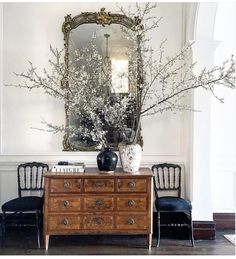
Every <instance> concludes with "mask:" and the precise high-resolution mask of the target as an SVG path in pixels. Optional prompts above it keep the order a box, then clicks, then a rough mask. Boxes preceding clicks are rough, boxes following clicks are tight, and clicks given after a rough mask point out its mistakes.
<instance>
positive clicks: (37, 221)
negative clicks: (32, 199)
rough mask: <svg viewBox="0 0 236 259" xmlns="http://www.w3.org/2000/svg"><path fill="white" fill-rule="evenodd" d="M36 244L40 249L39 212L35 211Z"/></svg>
mask: <svg viewBox="0 0 236 259" xmlns="http://www.w3.org/2000/svg"><path fill="white" fill-rule="evenodd" d="M36 227H37V243H38V248H40V211H36Z"/></svg>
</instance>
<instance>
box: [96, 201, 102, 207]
mask: <svg viewBox="0 0 236 259" xmlns="http://www.w3.org/2000/svg"><path fill="white" fill-rule="evenodd" d="M103 203H104V202H103V201H102V200H96V201H95V204H96V205H97V206H101V205H103Z"/></svg>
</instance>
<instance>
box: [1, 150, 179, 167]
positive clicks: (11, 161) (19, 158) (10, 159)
mask: <svg viewBox="0 0 236 259" xmlns="http://www.w3.org/2000/svg"><path fill="white" fill-rule="evenodd" d="M97 154H98V152H65V153H64V152H61V153H53V154H48V155H1V156H0V172H1V171H4V172H5V171H6V170H7V171H12V170H14V169H15V168H16V167H17V166H18V165H19V164H20V163H25V162H29V161H42V162H45V163H47V164H48V165H49V166H51V165H53V164H56V163H57V162H58V161H63V160H64V161H65V160H66V161H72V162H85V165H86V166H87V167H97V162H96V157H97ZM117 154H118V152H117ZM162 162H172V163H178V164H180V165H181V166H184V163H183V159H182V157H178V156H155V155H152V156H149V155H148V156H146V155H143V157H142V163H141V167H149V168H151V167H152V165H154V164H157V163H162ZM117 166H118V167H121V163H120V160H119V161H118V165H117Z"/></svg>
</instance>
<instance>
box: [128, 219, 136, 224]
mask: <svg viewBox="0 0 236 259" xmlns="http://www.w3.org/2000/svg"><path fill="white" fill-rule="evenodd" d="M127 223H128V225H133V224H134V223H135V221H134V219H128V221H127Z"/></svg>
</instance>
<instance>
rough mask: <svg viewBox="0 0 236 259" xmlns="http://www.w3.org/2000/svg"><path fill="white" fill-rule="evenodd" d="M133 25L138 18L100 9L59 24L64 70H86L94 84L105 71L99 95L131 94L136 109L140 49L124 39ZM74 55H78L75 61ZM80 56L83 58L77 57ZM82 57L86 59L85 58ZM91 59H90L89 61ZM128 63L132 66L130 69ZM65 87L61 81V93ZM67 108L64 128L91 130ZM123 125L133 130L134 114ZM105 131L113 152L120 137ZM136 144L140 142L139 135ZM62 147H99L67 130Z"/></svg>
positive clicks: (91, 91) (81, 115)
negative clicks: (101, 61) (60, 26)
mask: <svg viewBox="0 0 236 259" xmlns="http://www.w3.org/2000/svg"><path fill="white" fill-rule="evenodd" d="M137 26H140V24H139V21H138V19H131V18H129V17H127V16H125V15H121V14H112V13H110V12H105V8H102V9H101V10H100V12H86V13H81V14H80V15H77V16H75V17H73V18H72V17H71V15H67V16H66V17H65V21H64V23H63V25H62V31H63V33H64V41H65V43H64V44H65V66H66V67H67V68H68V67H69V66H71V65H72V64H73V69H77V70H78V73H82V72H83V71H85V70H86V75H87V74H89V75H90V77H91V78H93V81H94V82H95V84H96V81H97V82H99V80H101V78H100V77H101V76H100V74H101V73H100V72H101V70H104V68H105V70H106V74H107V75H108V74H109V80H107V81H109V82H107V84H104V85H102V87H101V89H100V90H99V95H100V96H102V95H103V96H107V97H108V98H111V99H112V98H114V96H117V95H119V96H125V95H132V96H133V97H134V99H133V104H132V106H134V104H135V107H136V108H135V109H138V103H139V98H138V94H137V87H138V84H139V81H140V76H141V75H140V67H138V64H139V62H138V59H139V57H140V53H139V50H140V46H138V44H137V41H134V40H133V39H130V38H129V37H127V30H130V31H131V32H132V31H134V30H135V29H136V28H137ZM78 53H80V57H79V58H78ZM81 53H83V57H85V58H81ZM95 54H96V56H95ZM85 55H88V56H89V57H90V58H86V56H85ZM91 56H94V58H92V59H91ZM98 57H101V59H102V60H103V63H102V64H103V67H102V68H101V67H100V66H99V64H100V63H99V60H98ZM131 63H132V64H134V63H135V64H136V65H135V66H131V65H130V64H131ZM131 67H132V69H131ZM134 67H135V69H134ZM131 70H132V71H131ZM120 75H122V76H120ZM68 84H69V82H67V81H66V80H65V81H62V87H64V88H65V90H66V89H69V85H68ZM91 85H92V84H91ZM88 91H89V92H90V93H91V94H93V89H89V88H88ZM96 94H98V93H96ZM68 107H69V106H68V105H67V103H65V114H66V126H67V128H70V127H84V128H86V129H87V130H89V129H90V127H91V125H90V119H89V117H88V116H87V117H84V116H83V114H82V113H81V114H80V115H79V116H78V115H76V116H73V115H72V114H71V113H70V111H69V109H68ZM127 109H129V108H127ZM126 123H127V128H131V127H134V125H135V124H136V119H135V111H133V112H132V113H129V116H127V119H126ZM106 130H107V134H108V138H107V139H108V142H109V146H110V147H112V148H113V149H117V146H118V143H119V142H121V141H122V136H120V134H119V132H118V131H117V130H115V129H114V128H112V127H108V128H107V129H106ZM139 142H140V143H141V135H140V141H139ZM141 144H142V143H141ZM63 148H64V151H76V150H78V151H90V150H97V149H99V146H98V145H97V143H96V141H93V139H91V138H89V137H86V136H84V135H81V134H71V132H70V131H69V130H68V131H67V132H66V134H65V136H64V140H63Z"/></svg>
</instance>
